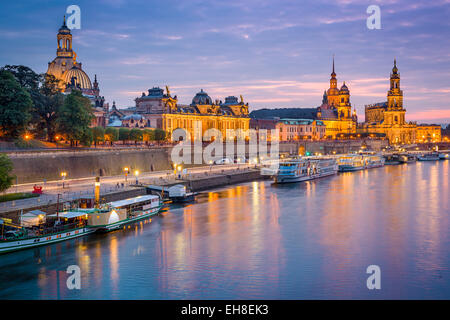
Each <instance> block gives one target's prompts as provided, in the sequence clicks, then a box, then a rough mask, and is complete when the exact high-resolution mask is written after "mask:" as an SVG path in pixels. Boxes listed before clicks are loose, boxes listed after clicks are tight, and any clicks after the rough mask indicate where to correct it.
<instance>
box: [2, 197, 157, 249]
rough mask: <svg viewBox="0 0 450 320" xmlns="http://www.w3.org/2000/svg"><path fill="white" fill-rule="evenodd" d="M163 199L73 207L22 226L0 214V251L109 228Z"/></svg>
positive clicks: (149, 211) (148, 212) (153, 209)
mask: <svg viewBox="0 0 450 320" xmlns="http://www.w3.org/2000/svg"><path fill="white" fill-rule="evenodd" d="M161 207H162V201H161V199H160V197H159V196H157V195H145V196H139V197H135V198H131V199H126V200H120V201H114V202H110V203H107V204H105V205H102V206H100V207H99V208H92V209H74V210H69V211H64V212H59V213H58V214H52V215H47V217H46V218H47V219H46V222H45V223H43V224H39V225H35V226H27V227H25V226H22V225H17V224H14V223H12V221H11V219H6V218H0V228H1V229H0V254H1V253H7V252H11V251H17V250H21V249H28V248H33V247H37V246H42V245H46V244H52V243H56V242H61V241H65V240H69V239H74V238H78V237H81V236H84V235H87V234H90V233H94V232H96V231H99V232H100V231H110V230H114V229H118V228H120V227H122V226H124V225H126V224H129V223H133V222H135V221H139V220H142V219H145V218H148V217H150V216H153V215H155V214H157V213H158V212H159V211H160V209H161Z"/></svg>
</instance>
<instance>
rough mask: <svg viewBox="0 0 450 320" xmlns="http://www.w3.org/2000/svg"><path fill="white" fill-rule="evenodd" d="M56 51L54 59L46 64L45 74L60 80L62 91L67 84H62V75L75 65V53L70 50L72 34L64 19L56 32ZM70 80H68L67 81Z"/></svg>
mask: <svg viewBox="0 0 450 320" xmlns="http://www.w3.org/2000/svg"><path fill="white" fill-rule="evenodd" d="M56 39H57V49H56V58H55V59H53V61H52V62H49V63H48V69H47V73H48V74H51V75H53V76H54V77H55V78H56V79H58V80H61V82H60V90H61V91H64V90H65V88H66V84H68V83H67V82H64V76H63V75H64V73H65V72H66V71H67V70H70V69H71V68H72V67H73V66H74V64H76V53H75V52H74V51H73V49H72V34H71V33H70V29H69V28H68V27H67V25H66V17H65V16H64V21H63V24H62V26H61V28H59V30H58V34H57V36H56ZM69 80H70V79H69Z"/></svg>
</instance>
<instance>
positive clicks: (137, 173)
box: [134, 170, 139, 184]
mask: <svg viewBox="0 0 450 320" xmlns="http://www.w3.org/2000/svg"><path fill="white" fill-rule="evenodd" d="M134 176H135V177H136V184H138V183H139V181H138V176H139V170H135V171H134Z"/></svg>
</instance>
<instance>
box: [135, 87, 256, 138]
mask: <svg viewBox="0 0 450 320" xmlns="http://www.w3.org/2000/svg"><path fill="white" fill-rule="evenodd" d="M135 102H136V113H137V114H139V115H141V116H142V117H143V118H144V119H145V121H146V123H147V125H146V126H148V127H152V128H160V129H163V130H165V131H166V132H167V133H168V136H169V137H171V134H172V132H173V131H174V130H175V129H178V128H181V129H185V130H187V131H188V132H189V133H190V134H191V139H193V140H199V139H202V138H203V137H204V133H205V131H206V130H208V129H213V128H214V129H217V130H219V131H220V132H221V134H222V138H223V139H226V138H227V132H226V130H227V129H242V130H248V129H249V121H250V118H249V116H248V103H247V104H246V103H244V101H243V99H242V97H241V101H238V99H237V98H236V97H227V98H225V102H222V101H218V100H216V101H213V100H212V99H211V97H210V96H209V95H208V94H207V93H206V92H205V91H203V89H202V90H200V92H198V93H197V94H196V95H195V97H194V98H193V99H192V103H191V104H190V105H181V104H178V99H177V96H173V97H172V95H171V93H170V91H169V88H168V87H167V86H166V92H164V90H163V89H161V88H158V87H154V88H152V89H150V90H148V94H145V93H143V94H142V96H141V97H139V98H136V99H135ZM194 131H195V132H197V133H198V135H199V136H194ZM200 135H201V136H200Z"/></svg>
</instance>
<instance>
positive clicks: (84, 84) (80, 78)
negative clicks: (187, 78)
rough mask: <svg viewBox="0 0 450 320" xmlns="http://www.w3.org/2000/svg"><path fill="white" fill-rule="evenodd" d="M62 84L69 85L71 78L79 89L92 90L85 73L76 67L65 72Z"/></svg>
mask: <svg viewBox="0 0 450 320" xmlns="http://www.w3.org/2000/svg"><path fill="white" fill-rule="evenodd" d="M63 77H64V82H65V83H66V84H70V83H71V82H72V78H76V79H74V80H75V84H76V85H79V86H80V88H81V89H92V84H91V80H90V79H89V77H88V75H87V74H86V72H84V71H83V70H81V69H80V68H77V67H75V66H74V67H72V68H71V69H69V70H67V71H66V72H65V73H64V75H63Z"/></svg>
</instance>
